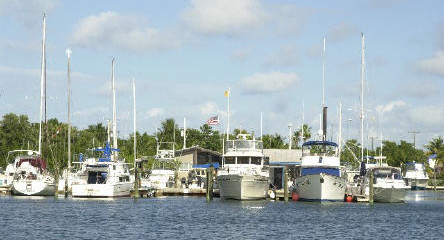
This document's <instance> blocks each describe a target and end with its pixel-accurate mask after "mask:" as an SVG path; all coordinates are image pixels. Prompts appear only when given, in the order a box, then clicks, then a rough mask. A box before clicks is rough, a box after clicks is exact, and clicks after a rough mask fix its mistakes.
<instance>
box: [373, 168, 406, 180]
mask: <svg viewBox="0 0 444 240" xmlns="http://www.w3.org/2000/svg"><path fill="white" fill-rule="evenodd" d="M374 176H375V178H388V179H401V174H400V172H399V171H397V170H395V169H392V170H390V169H379V170H375V171H374Z"/></svg>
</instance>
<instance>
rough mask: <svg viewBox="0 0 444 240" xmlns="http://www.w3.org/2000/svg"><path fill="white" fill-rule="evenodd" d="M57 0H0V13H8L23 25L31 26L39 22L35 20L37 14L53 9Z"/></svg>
mask: <svg viewBox="0 0 444 240" xmlns="http://www.w3.org/2000/svg"><path fill="white" fill-rule="evenodd" d="M58 3H59V1H58V0H27V1H24V0H0V15H9V16H12V17H13V18H14V19H16V20H18V21H20V22H22V23H23V24H24V25H25V27H27V28H31V27H34V26H37V25H36V23H39V24H41V21H40V22H39V21H36V20H37V19H36V17H37V16H41V14H42V13H48V12H51V11H52V10H54V8H56V6H57V5H58Z"/></svg>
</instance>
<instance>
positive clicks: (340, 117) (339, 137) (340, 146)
mask: <svg viewBox="0 0 444 240" xmlns="http://www.w3.org/2000/svg"><path fill="white" fill-rule="evenodd" d="M338 145H339V147H338V150H339V159H341V151H342V103H341V102H339V136H338Z"/></svg>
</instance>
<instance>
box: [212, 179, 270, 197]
mask: <svg viewBox="0 0 444 240" xmlns="http://www.w3.org/2000/svg"><path fill="white" fill-rule="evenodd" d="M217 181H218V184H219V194H220V197H221V198H224V199H237V200H257V199H265V198H267V196H268V185H269V184H268V178H266V177H264V176H258V175H257V176H255V175H253V176H251V175H234V174H233V175H230V174H228V175H220V176H218V178H217Z"/></svg>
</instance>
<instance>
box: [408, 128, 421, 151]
mask: <svg viewBox="0 0 444 240" xmlns="http://www.w3.org/2000/svg"><path fill="white" fill-rule="evenodd" d="M408 133H412V134H413V148H414V149H416V134H417V133H421V132H419V131H411V132H408Z"/></svg>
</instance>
